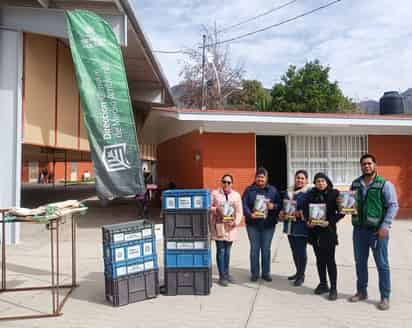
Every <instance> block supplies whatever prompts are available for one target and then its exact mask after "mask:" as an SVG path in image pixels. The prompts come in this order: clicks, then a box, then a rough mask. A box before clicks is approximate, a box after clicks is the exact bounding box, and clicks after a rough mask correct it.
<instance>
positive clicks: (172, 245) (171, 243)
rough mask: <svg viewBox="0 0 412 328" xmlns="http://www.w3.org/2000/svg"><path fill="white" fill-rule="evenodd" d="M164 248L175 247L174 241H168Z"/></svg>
mask: <svg viewBox="0 0 412 328" xmlns="http://www.w3.org/2000/svg"><path fill="white" fill-rule="evenodd" d="M166 248H167V249H176V248H177V243H176V242H175V241H168V242H167V246H166Z"/></svg>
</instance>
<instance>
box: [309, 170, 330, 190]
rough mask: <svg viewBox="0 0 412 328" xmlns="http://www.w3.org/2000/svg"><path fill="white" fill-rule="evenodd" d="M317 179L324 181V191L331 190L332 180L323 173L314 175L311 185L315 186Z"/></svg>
mask: <svg viewBox="0 0 412 328" xmlns="http://www.w3.org/2000/svg"><path fill="white" fill-rule="evenodd" d="M317 179H325V181H326V184H327V185H328V186H327V187H326V189H333V183H332V180H331V179H330V178H329V177H328V176H327V175H326V174H325V173H323V172H318V173H316V174H315V177H314V178H313V184H316V180H317Z"/></svg>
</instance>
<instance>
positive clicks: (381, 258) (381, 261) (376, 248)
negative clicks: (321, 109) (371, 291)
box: [353, 227, 391, 298]
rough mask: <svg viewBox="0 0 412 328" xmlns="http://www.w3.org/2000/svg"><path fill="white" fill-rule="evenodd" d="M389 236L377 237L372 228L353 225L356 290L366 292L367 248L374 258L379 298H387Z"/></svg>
mask: <svg viewBox="0 0 412 328" xmlns="http://www.w3.org/2000/svg"><path fill="white" fill-rule="evenodd" d="M388 242H389V236H387V237H385V238H384V239H379V238H378V235H377V234H376V232H375V231H373V230H368V229H365V228H360V227H354V229H353V250H354V253H355V262H356V275H357V278H358V281H357V291H358V292H359V293H362V294H365V295H366V294H367V288H368V257H369V249H372V254H373V257H374V259H375V263H376V267H377V269H378V274H379V291H380V294H381V298H389V296H390V292H391V279H390V270H389V261H388Z"/></svg>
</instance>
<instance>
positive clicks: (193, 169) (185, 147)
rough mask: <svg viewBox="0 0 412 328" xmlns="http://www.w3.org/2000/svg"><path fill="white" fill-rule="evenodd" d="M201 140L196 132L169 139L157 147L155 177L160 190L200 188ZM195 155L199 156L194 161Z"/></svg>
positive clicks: (201, 181)
mask: <svg viewBox="0 0 412 328" xmlns="http://www.w3.org/2000/svg"><path fill="white" fill-rule="evenodd" d="M201 148H202V140H201V135H200V133H199V132H198V131H194V132H191V133H188V134H186V135H183V136H180V137H177V138H173V139H170V140H168V141H166V142H163V143H161V144H160V145H158V147H157V159H158V167H157V175H158V184H159V186H160V187H161V188H165V187H167V185H168V184H169V183H170V182H174V183H175V184H176V185H177V187H178V188H202V186H203V179H202V154H201ZM196 155H198V156H200V157H199V158H198V159H196Z"/></svg>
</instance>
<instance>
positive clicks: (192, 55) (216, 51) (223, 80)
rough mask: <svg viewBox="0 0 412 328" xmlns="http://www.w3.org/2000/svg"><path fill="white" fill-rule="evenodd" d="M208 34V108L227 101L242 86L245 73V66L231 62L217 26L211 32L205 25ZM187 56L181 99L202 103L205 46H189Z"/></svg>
mask: <svg viewBox="0 0 412 328" xmlns="http://www.w3.org/2000/svg"><path fill="white" fill-rule="evenodd" d="M204 34H205V35H206V44H207V47H206V54H207V60H206V64H205V82H206V83H205V84H206V85H205V103H206V106H207V107H208V108H216V107H220V106H223V105H224V104H225V103H226V100H227V97H228V96H229V95H231V94H232V93H233V92H235V91H236V90H237V89H239V87H240V84H241V81H242V77H243V74H244V69H243V65H241V64H237V65H232V62H231V53H230V48H229V46H228V45H227V44H225V45H220V44H216V42H218V32H217V29H216V26H215V27H214V29H213V32H211V29H210V28H206V27H204ZM185 52H186V54H187V55H188V59H187V60H185V61H184V65H183V69H182V71H181V72H180V76H181V77H182V79H183V80H182V82H180V83H179V88H180V89H181V94H182V95H181V96H180V99H179V101H180V102H182V103H183V104H184V105H185V106H188V107H200V105H201V94H202V88H201V81H202V48H201V47H199V48H193V49H187V50H186V51H185Z"/></svg>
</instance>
